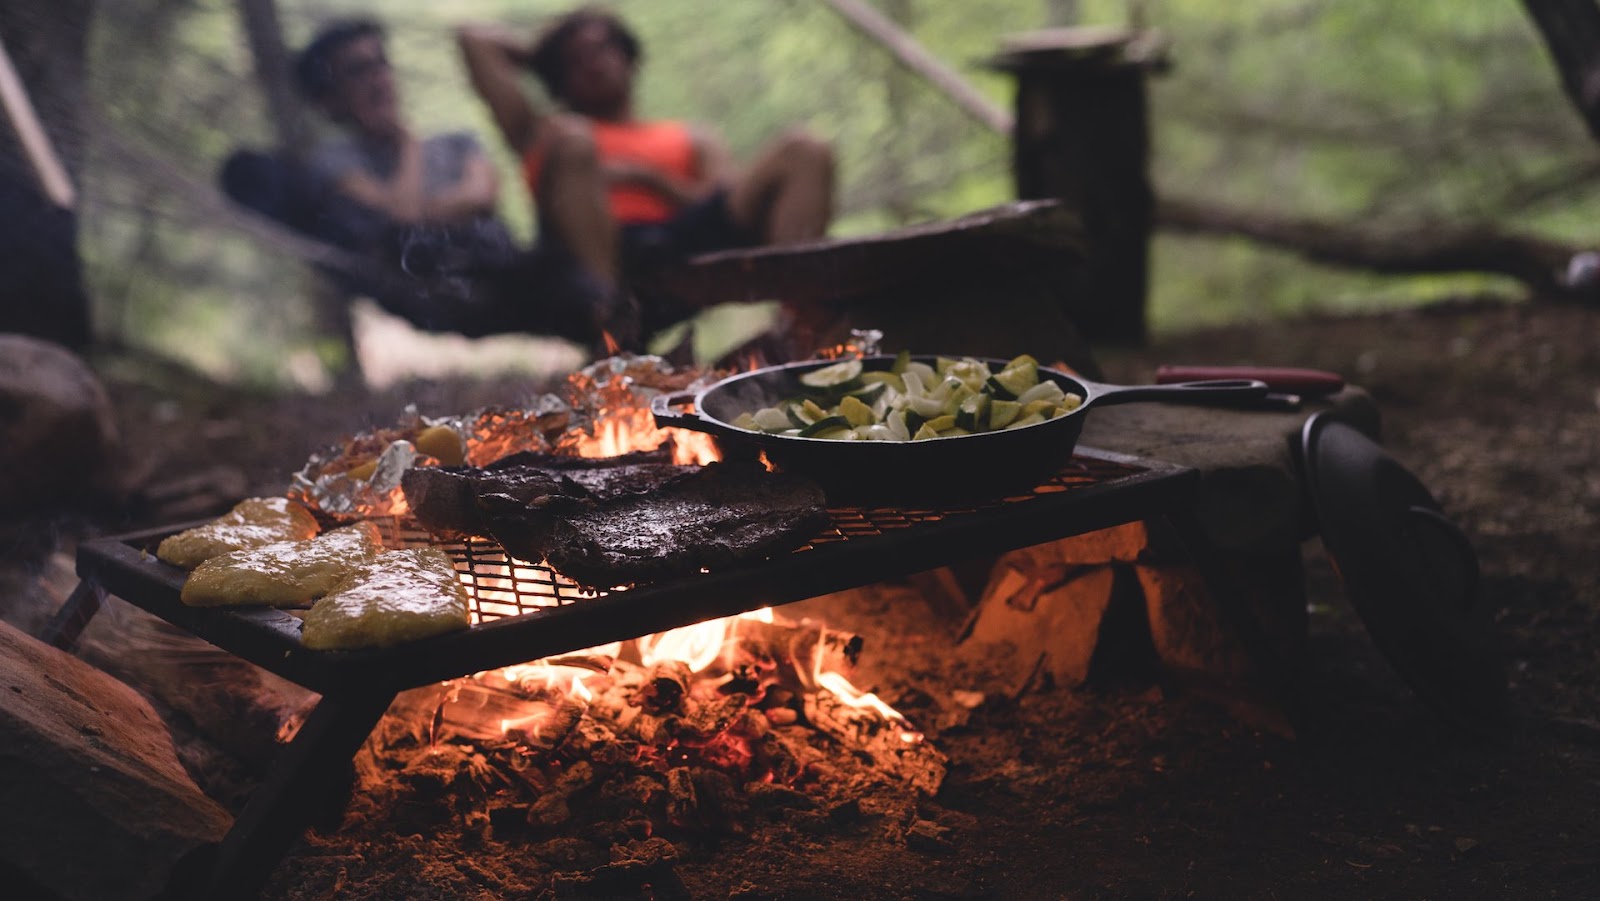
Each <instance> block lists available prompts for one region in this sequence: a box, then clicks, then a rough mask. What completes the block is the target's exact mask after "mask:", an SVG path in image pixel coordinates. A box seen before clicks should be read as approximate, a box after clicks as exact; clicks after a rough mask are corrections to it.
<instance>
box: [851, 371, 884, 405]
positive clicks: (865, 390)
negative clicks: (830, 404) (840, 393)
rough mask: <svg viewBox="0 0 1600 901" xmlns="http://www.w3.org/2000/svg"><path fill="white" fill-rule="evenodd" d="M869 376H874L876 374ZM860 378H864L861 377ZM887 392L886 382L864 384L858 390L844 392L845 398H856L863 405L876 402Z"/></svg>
mask: <svg viewBox="0 0 1600 901" xmlns="http://www.w3.org/2000/svg"><path fill="white" fill-rule="evenodd" d="M871 374H874V375H875V374H876V373H871ZM862 378H866V376H862ZM888 390H889V385H888V383H887V382H866V383H865V384H863V385H862V386H861V387H860V388H857V389H855V390H853V391H848V392H846V393H845V396H846V397H854V398H857V399H859V400H860V401H861V402H862V403H864V404H870V403H874V402H876V401H877V399H878V398H880V397H882V396H883V395H884V394H885V393H886V392H887V391H888Z"/></svg>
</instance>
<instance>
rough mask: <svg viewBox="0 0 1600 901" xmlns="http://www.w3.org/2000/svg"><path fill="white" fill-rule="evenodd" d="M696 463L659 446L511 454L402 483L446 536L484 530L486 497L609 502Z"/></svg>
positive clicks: (425, 521)
mask: <svg viewBox="0 0 1600 901" xmlns="http://www.w3.org/2000/svg"><path fill="white" fill-rule="evenodd" d="M698 469H699V467H697V466H677V465H674V464H673V463H672V458H671V456H670V455H669V454H667V453H663V452H659V451H645V452H640V453H631V454H623V455H622V456H619V457H602V458H589V457H570V456H558V455H555V454H540V453H521V454H512V455H511V456H509V457H506V458H504V459H502V460H497V461H496V462H494V463H491V464H489V465H488V466H485V467H483V468H481V469H480V468H476V467H471V466H445V467H419V468H416V469H412V470H410V471H409V472H407V473H406V474H405V476H404V477H403V478H402V480H401V483H400V484H401V488H402V490H404V491H405V495H406V502H407V503H409V504H410V505H411V512H412V514H413V515H414V516H416V518H417V521H418V522H419V523H421V524H422V526H423V528H426V529H427V530H428V531H430V532H432V533H434V534H436V535H443V536H459V535H486V534H489V522H488V519H487V518H485V516H484V513H483V509H482V503H481V500H482V498H484V497H486V496H489V495H495V496H498V497H501V498H506V499H509V500H510V501H512V502H515V503H516V504H522V505H540V504H543V503H545V502H547V501H548V500H550V499H551V498H570V499H578V500H590V501H607V500H612V499H615V498H619V497H625V496H628V495H633V494H645V493H648V492H651V491H655V490H657V489H659V488H661V487H663V486H665V485H668V484H670V483H672V482H673V481H676V480H677V479H681V478H684V477H686V476H688V475H692V474H693V473H694V472H696V471H697V470H698Z"/></svg>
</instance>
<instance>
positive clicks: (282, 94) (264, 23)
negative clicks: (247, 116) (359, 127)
mask: <svg viewBox="0 0 1600 901" xmlns="http://www.w3.org/2000/svg"><path fill="white" fill-rule="evenodd" d="M239 20H240V24H241V25H242V26H243V28H244V34H245V38H246V40H248V41H249V42H250V55H251V57H252V58H253V59H254V60H255V70H256V80H257V81H258V82H260V83H261V91H262V93H263V94H265V95H266V98H267V114H268V115H269V116H271V117H272V127H273V131H274V133H275V134H276V135H277V138H278V143H279V144H280V145H282V147H283V149H285V150H287V151H288V152H289V153H290V154H298V153H300V152H301V151H302V150H304V149H305V143H306V138H307V132H306V126H305V117H304V115H302V110H301V107H300V104H299V101H298V100H297V99H296V98H295V94H294V86H293V85H292V84H291V83H290V77H289V51H288V50H287V49H286V48H285V47H284V43H283V26H282V25H281V24H280V23H279V22H278V7H277V4H276V3H274V2H273V0H239Z"/></svg>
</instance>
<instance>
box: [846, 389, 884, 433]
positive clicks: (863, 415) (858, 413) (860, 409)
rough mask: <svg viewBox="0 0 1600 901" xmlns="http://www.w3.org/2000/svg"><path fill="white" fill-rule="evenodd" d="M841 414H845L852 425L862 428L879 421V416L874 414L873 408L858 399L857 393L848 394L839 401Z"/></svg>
mask: <svg viewBox="0 0 1600 901" xmlns="http://www.w3.org/2000/svg"><path fill="white" fill-rule="evenodd" d="M839 415H841V416H843V417H844V418H845V419H846V420H847V421H848V422H849V423H850V425H851V426H852V427H855V428H860V427H861V426H865V425H872V424H873V423H875V422H877V417H876V416H873V415H872V408H871V407H869V406H867V405H866V404H864V403H862V402H861V401H859V400H857V399H856V397H855V395H852V394H846V395H845V396H844V398H843V399H842V400H840V401H839Z"/></svg>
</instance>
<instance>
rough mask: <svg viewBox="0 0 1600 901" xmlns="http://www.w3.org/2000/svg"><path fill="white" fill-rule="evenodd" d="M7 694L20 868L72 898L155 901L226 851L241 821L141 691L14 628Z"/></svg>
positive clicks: (5, 844)
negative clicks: (186, 758) (208, 856)
mask: <svg viewBox="0 0 1600 901" xmlns="http://www.w3.org/2000/svg"><path fill="white" fill-rule="evenodd" d="M0 684H3V685H5V686H6V688H7V689H8V690H6V691H0V734H3V735H4V736H5V740H4V741H0V860H3V861H4V863H5V864H6V865H7V866H8V867H10V868H11V869H13V870H15V871H18V872H21V873H23V874H25V875H26V877H27V878H29V879H31V880H32V881H33V882H34V883H36V884H37V885H38V886H39V887H42V888H43V889H45V890H48V891H49V892H52V893H54V894H56V895H59V896H60V897H63V898H69V899H77V898H84V899H91V898H92V899H119V898H130V899H131V898H148V897H151V896H153V895H155V894H157V893H159V892H161V891H162V890H164V889H165V888H166V887H167V885H168V883H169V880H170V879H171V878H172V877H173V876H174V875H175V873H176V872H177V871H178V870H179V869H180V868H181V867H182V866H183V865H184V861H185V858H187V857H190V856H191V855H195V860H196V861H198V860H199V859H200V857H201V856H202V855H196V852H197V851H198V850H200V849H204V848H207V847H208V846H211V845H214V844H215V843H217V842H219V841H221V839H222V836H223V835H224V834H225V833H226V832H227V830H228V828H229V826H230V825H231V824H232V820H231V818H230V817H229V816H228V814H227V812H226V811H224V810H223V809H222V807H221V806H220V805H218V804H217V803H216V802H214V801H212V800H211V799H210V798H207V797H206V796H205V795H203V794H201V792H200V790H199V789H198V788H196V787H195V785H194V783H193V782H192V781H191V780H190V779H189V776H188V774H187V773H185V772H184V770H183V767H182V766H181V765H180V764H179V763H178V759H177V756H176V755H175V754H174V752H173V748H172V739H171V737H170V735H169V734H168V733H167V730H166V727H165V726H164V725H163V724H162V722H161V720H160V718H159V717H157V716H156V713H155V711H154V710H153V709H151V707H150V705H149V704H148V703H146V702H145V701H144V700H143V699H142V698H140V697H139V696H138V695H137V694H136V693H135V692H134V691H133V690H132V689H130V688H128V687H127V686H126V685H123V684H122V683H120V682H118V681H116V680H115V679H113V678H111V677H110V676H108V675H106V674H104V673H102V672H100V671H99V670H96V669H95V668H93V667H91V666H89V665H88V664H86V663H84V662H83V661H81V660H78V659H77V658H75V657H72V656H70V655H68V654H66V653H64V652H62V651H58V650H56V649H55V648H52V647H50V646H48V645H46V644H44V643H42V642H40V641H37V640H35V639H33V638H31V637H29V636H27V635H25V634H23V633H22V632H19V631H17V630H16V629H14V628H12V627H11V626H9V625H6V624H4V623H0ZM90 861H92V865H86V862H90Z"/></svg>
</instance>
